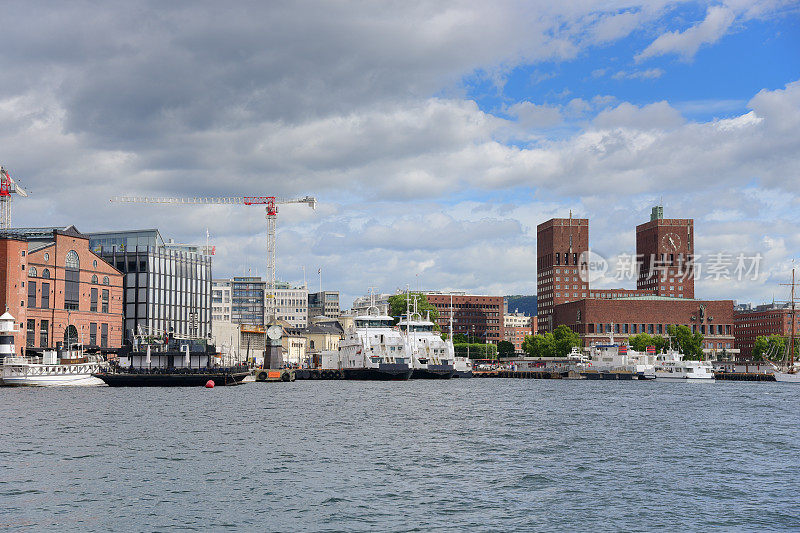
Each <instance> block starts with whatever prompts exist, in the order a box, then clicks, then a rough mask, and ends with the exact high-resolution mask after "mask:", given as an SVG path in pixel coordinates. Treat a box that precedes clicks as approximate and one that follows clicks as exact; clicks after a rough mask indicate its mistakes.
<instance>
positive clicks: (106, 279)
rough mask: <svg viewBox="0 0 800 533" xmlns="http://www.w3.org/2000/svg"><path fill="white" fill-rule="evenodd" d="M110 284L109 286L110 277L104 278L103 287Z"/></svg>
mask: <svg viewBox="0 0 800 533" xmlns="http://www.w3.org/2000/svg"><path fill="white" fill-rule="evenodd" d="M108 284H109V281H108V276H103V285H108Z"/></svg>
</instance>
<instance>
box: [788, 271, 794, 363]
mask: <svg viewBox="0 0 800 533" xmlns="http://www.w3.org/2000/svg"><path fill="white" fill-rule="evenodd" d="M792 262H794V260H792ZM792 370H794V267H792V335H791V337H790V340H789V372H791V371H792Z"/></svg>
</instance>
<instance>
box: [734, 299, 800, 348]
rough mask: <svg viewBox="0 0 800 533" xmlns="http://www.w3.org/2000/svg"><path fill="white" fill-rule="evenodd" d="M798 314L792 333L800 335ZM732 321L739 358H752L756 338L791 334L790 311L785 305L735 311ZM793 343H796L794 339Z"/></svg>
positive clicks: (799, 317) (762, 306)
mask: <svg viewBox="0 0 800 533" xmlns="http://www.w3.org/2000/svg"><path fill="white" fill-rule="evenodd" d="M798 315H800V312H798V313H796V314H795V324H794V332H795V335H798V334H800V316H798ZM733 320H734V328H733V330H734V337H735V338H736V341H735V343H736V347H737V348H738V349H739V357H740V358H742V359H746V360H750V359H752V358H753V347H754V346H755V343H756V339H757V338H758V337H764V336H769V335H781V336H783V337H788V336H789V335H791V333H792V310H791V308H790V306H789V305H788V304H785V305H775V304H771V305H760V306H757V307H756V308H754V309H750V310H743V311H736V313H735V314H734V317H733ZM795 342H800V341H798V339H797V337H795Z"/></svg>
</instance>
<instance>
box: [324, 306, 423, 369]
mask: <svg viewBox="0 0 800 533" xmlns="http://www.w3.org/2000/svg"><path fill="white" fill-rule="evenodd" d="M337 363H338V367H339V369H340V370H341V371H342V374H343V375H344V377H345V379H364V380H380V381H393V380H407V379H409V378H410V377H411V372H412V371H413V367H412V364H411V355H410V354H409V353H408V352H407V348H406V340H405V338H404V336H403V335H402V334H401V333H400V331H399V330H397V329H396V328H395V327H394V319H393V318H392V317H390V316H388V315H387V314H385V312H384V314H381V311H380V310H379V309H378V308H377V307H375V306H371V307H370V308H369V309H368V310H367V314H366V315H361V316H357V317H355V318H354V320H353V325H352V326H350V327H349V328H348V329H347V331H345V335H344V338H343V339H342V340H341V341H339V353H338V362H337Z"/></svg>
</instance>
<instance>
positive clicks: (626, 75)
mask: <svg viewBox="0 0 800 533" xmlns="http://www.w3.org/2000/svg"><path fill="white" fill-rule="evenodd" d="M663 75H664V70H663V69H660V68H649V69H647V70H634V71H631V72H626V71H624V70H620V71H618V72H617V73H615V74H614V75H613V76H611V77H612V78H614V79H615V80H637V79H638V80H655V79H657V78H660V77H661V76H663Z"/></svg>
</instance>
